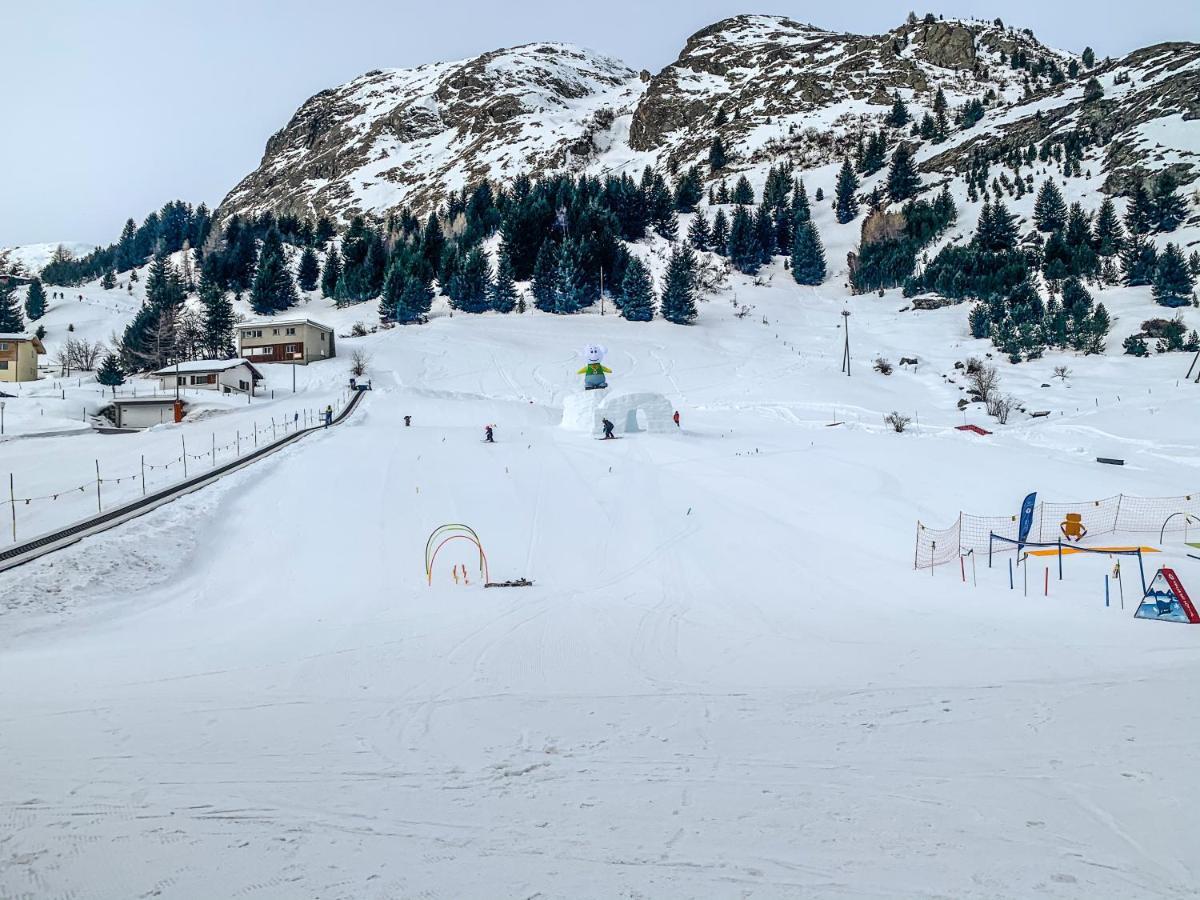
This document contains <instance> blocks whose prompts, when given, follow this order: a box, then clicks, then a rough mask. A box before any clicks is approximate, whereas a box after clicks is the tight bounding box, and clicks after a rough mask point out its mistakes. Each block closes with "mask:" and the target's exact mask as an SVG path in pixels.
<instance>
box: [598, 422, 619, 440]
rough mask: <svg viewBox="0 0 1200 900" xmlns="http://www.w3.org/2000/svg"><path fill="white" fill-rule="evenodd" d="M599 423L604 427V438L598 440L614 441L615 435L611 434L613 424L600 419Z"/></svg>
mask: <svg viewBox="0 0 1200 900" xmlns="http://www.w3.org/2000/svg"><path fill="white" fill-rule="evenodd" d="M600 422H601V424H603V425H604V437H602V438H601V439H600V440H602V441H611V440H615V439H616V435H614V434H613V423H612V422H610V421H608V419H601V420H600Z"/></svg>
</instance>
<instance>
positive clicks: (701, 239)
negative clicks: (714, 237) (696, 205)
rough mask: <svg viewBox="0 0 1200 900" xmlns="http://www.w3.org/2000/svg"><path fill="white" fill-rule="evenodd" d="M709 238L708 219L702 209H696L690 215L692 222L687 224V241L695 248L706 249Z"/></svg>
mask: <svg viewBox="0 0 1200 900" xmlns="http://www.w3.org/2000/svg"><path fill="white" fill-rule="evenodd" d="M710 240H711V235H710V233H709V227H708V219H707V218H706V217H705V215H704V212H703V211H702V210H696V212H695V213H694V214H693V215H692V224H691V225H689V226H688V241H689V242H690V243H691V245H692V246H693V247H694V248H696V249H697V250H701V251H703V250H707V249H708V242H709V241H710Z"/></svg>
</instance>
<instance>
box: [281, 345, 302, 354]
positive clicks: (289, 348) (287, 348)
mask: <svg viewBox="0 0 1200 900" xmlns="http://www.w3.org/2000/svg"><path fill="white" fill-rule="evenodd" d="M283 352H284V353H299V352H300V345H299V344H286V345H284V348H283Z"/></svg>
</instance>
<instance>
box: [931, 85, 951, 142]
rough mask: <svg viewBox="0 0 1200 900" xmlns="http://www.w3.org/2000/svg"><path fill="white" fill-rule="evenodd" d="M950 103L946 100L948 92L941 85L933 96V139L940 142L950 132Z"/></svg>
mask: <svg viewBox="0 0 1200 900" xmlns="http://www.w3.org/2000/svg"><path fill="white" fill-rule="evenodd" d="M949 108H950V104H949V103H947V102H946V93H945V91H943V90H942V89H941V88H940V87H939V88H938V89H937V93H936V94H935V95H934V97H933V141H934V143H938V144H940V143H941V142H942V141H944V140H945V139H946V136H947V135H948V134H949V133H950V122H949V120H948V119H947V117H946V111H947V110H948V109H949Z"/></svg>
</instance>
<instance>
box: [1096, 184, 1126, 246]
mask: <svg viewBox="0 0 1200 900" xmlns="http://www.w3.org/2000/svg"><path fill="white" fill-rule="evenodd" d="M1094 237H1095V243H1096V252H1097V253H1099V254H1100V255H1101V256H1115V255H1116V254H1117V253H1119V252H1120V251H1121V243H1122V241H1123V240H1124V237H1125V235H1124V231H1123V229H1122V228H1121V220H1120V219H1118V218H1117V208H1116V206H1115V205H1114V204H1113V202H1112V200H1110V199H1109V198H1108V197H1105V198H1104V201H1103V202H1102V203H1101V204H1100V210H1099V212H1097V213H1096V227H1095V232H1094Z"/></svg>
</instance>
